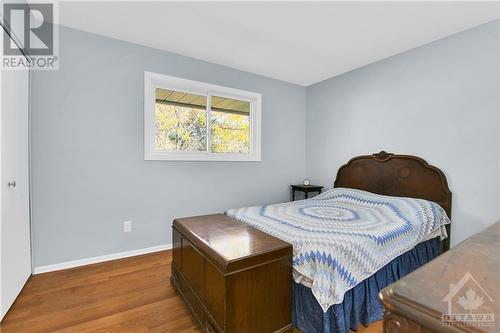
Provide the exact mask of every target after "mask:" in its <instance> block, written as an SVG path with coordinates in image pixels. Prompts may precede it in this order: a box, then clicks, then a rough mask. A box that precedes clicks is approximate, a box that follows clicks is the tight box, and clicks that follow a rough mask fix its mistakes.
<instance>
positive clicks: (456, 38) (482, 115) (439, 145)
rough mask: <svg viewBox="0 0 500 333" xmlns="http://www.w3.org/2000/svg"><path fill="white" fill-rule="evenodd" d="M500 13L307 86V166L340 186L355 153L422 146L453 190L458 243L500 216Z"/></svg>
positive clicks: (415, 150) (419, 151)
mask: <svg viewBox="0 0 500 333" xmlns="http://www.w3.org/2000/svg"><path fill="white" fill-rule="evenodd" d="M499 29H500V23H499V21H498V20H497V21H494V22H491V23H488V24H485V25H482V26H479V27H476V28H474V29H470V30H467V31H464V32H462V33H459V34H456V35H453V36H450V37H448V38H445V39H442V40H439V41H436V42H433V43H430V44H428V45H425V46H422V47H419V48H416V49H413V50H410V51H408V52H405V53H403V54H400V55H397V56H394V57H391V58H388V59H385V60H382V61H380V62H377V63H374V64H371V65H368V66H366V67H363V68H360V69H357V70H354V71H352V72H349V73H346V74H344V75H340V76H337V77H335V78H332V79H329V80H326V81H323V82H320V83H318V84H315V85H313V86H310V87H308V88H307V147H306V152H307V161H308V164H307V174H308V176H309V177H311V178H312V179H313V181H314V182H317V183H320V184H325V185H328V186H329V187H331V186H332V183H333V178H334V175H335V173H336V170H337V169H338V168H339V166H341V165H342V164H343V163H345V162H346V161H347V160H348V159H349V158H351V157H352V156H355V155H360V154H371V153H374V152H377V151H380V150H386V151H389V152H395V153H405V154H414V155H418V156H422V157H423V158H425V159H426V160H427V161H428V162H429V163H431V164H434V165H436V166H438V167H439V168H441V169H442V170H443V171H444V172H445V173H446V176H447V178H448V182H449V185H450V188H451V190H452V192H453V212H452V215H453V224H452V233H453V235H452V240H451V241H452V244H456V243H457V242H459V241H461V240H463V239H464V238H466V237H468V236H469V235H471V234H473V233H475V232H478V231H479V230H481V229H483V228H484V227H485V226H486V225H488V224H491V223H493V222H494V221H496V220H497V219H498V218H499V209H500V207H499V205H500V195H499V186H500V180H499V177H500V170H499V158H500V156H499V154H500V145H499V138H500V136H499V133H500V131H499V126H500V122H499V121H500V102H499V96H500V84H499V80H500V79H499V75H500V67H499V61H500V54H499V47H500V45H499V39H500V34H499Z"/></svg>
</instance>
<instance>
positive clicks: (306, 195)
mask: <svg viewBox="0 0 500 333" xmlns="http://www.w3.org/2000/svg"><path fill="white" fill-rule="evenodd" d="M290 188H291V194H292V201H295V191H299V192H304V198H306V199H308V198H309V192H317V193H318V194H320V193H321V190H323V186H318V185H303V184H299V185H290Z"/></svg>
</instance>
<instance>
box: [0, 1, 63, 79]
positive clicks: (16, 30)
mask: <svg viewBox="0 0 500 333" xmlns="http://www.w3.org/2000/svg"><path fill="white" fill-rule="evenodd" d="M3 16H4V22H5V25H4V32H3V34H4V35H3V43H2V47H3V53H2V56H3V57H2V68H4V69H16V68H25V67H30V68H33V69H49V70H50V69H57V54H56V51H57V38H56V37H57V30H58V29H57V25H56V22H55V18H56V15H55V4H54V3H49V2H47V3H40V2H34V3H8V2H7V3H3ZM20 51H21V52H22V54H20Z"/></svg>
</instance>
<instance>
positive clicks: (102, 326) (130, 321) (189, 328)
mask: <svg viewBox="0 0 500 333" xmlns="http://www.w3.org/2000/svg"><path fill="white" fill-rule="evenodd" d="M170 262H171V251H163V252H157V253H153V254H148V255H143V256H137V257H132V258H127V259H121V260H115V261H110V262H106V263H100V264H95V265H89V266H84V267H79V268H74V269H70V270H65V271H58V272H52V273H45V274H40V275H34V276H32V277H31V278H30V279H29V281H28V283H27V284H26V286H25V287H24V289H23V291H22V292H21V295H20V296H19V297H18V299H17V300H16V302H15V303H14V305H13V306H12V308H11V309H10V311H9V312H8V313H7V315H6V316H5V318H4V320H3V321H2V323H1V324H0V332H1V333H35V332H36V333H42V332H43V333H45V332H58V333H69V332H72V333H74V332H78V333H85V332H120V333H123V332H138V333H141V332H153V333H154V332H179V333H187V332H200V331H199V329H198V328H197V327H196V324H195V323H194V321H193V319H192V318H191V317H190V315H189V313H188V311H187V310H186V307H185V306H184V304H183V303H182V300H181V299H180V298H179V297H178V296H177V295H176V293H175V291H174V290H173V288H172V287H171V286H170V281H169V279H170ZM359 332H363V333H381V332H382V325H381V322H376V323H374V324H373V325H370V327H368V328H364V329H360V330H359ZM294 333H300V332H299V331H298V330H295V331H294Z"/></svg>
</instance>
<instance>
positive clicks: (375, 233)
mask: <svg viewBox="0 0 500 333" xmlns="http://www.w3.org/2000/svg"><path fill="white" fill-rule="evenodd" d="M226 214H227V215H228V216H231V217H233V218H236V219H238V220H240V221H242V222H244V223H246V224H249V225H251V226H253V227H255V228H257V229H260V230H262V231H264V232H266V233H268V234H271V235H273V236H275V237H277V238H280V239H282V240H284V241H286V242H288V243H291V244H292V245H293V268H294V279H295V281H297V282H298V283H303V284H306V285H307V286H308V287H310V288H311V289H312V293H313V294H314V296H315V297H316V299H317V300H318V302H319V304H320V305H321V307H322V309H323V311H325V312H326V311H327V310H328V308H329V307H330V306H331V305H333V304H338V303H341V302H342V301H343V298H344V294H345V293H346V292H347V291H348V290H349V289H351V288H353V287H354V286H356V285H357V284H358V283H360V282H361V281H363V280H364V279H366V278H368V277H370V276H371V275H373V274H374V273H375V272H376V271H378V270H379V269H381V268H382V267H383V266H385V265H386V264H388V263H389V262H390V261H391V260H392V259H394V258H396V257H397V256H399V255H401V254H403V253H404V252H406V251H409V250H411V249H412V248H413V247H415V245H417V244H418V243H420V242H422V241H423V240H425V239H426V238H428V237H429V235H431V234H433V236H438V235H439V236H441V237H442V238H444V237H446V230H445V228H444V225H445V224H448V223H450V221H449V219H448V217H447V215H446V213H445V211H444V210H443V209H442V208H441V207H440V206H439V205H438V204H436V203H434V202H430V201H427V200H421V199H412V198H400V197H391V196H383V195H377V194H373V193H370V192H366V191H360V190H354V189H347V188H336V189H333V190H329V191H327V192H325V193H323V194H320V195H318V196H316V197H314V198H312V199H307V200H301V201H294V202H287V203H282V204H276V205H267V206H254V207H244V208H236V209H230V210H228V211H226ZM305 280H308V282H307V283H304V281H305Z"/></svg>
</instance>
